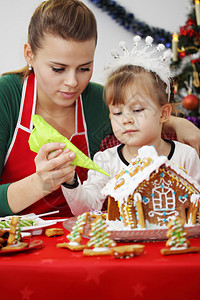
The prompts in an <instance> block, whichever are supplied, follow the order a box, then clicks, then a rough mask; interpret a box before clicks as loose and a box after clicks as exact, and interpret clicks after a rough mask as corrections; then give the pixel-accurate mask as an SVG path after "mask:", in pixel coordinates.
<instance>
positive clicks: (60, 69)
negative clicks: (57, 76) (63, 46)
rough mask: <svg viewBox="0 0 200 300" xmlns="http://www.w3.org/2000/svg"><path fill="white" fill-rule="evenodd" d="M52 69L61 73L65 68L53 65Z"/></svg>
mask: <svg viewBox="0 0 200 300" xmlns="http://www.w3.org/2000/svg"><path fill="white" fill-rule="evenodd" d="M52 70H53V72H56V73H60V72H63V71H64V70H65V69H64V68H55V67H52Z"/></svg>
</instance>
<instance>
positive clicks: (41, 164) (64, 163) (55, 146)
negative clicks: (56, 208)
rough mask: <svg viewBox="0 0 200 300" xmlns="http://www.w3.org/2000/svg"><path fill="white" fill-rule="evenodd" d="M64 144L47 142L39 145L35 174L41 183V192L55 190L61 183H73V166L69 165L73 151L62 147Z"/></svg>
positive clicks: (72, 158) (72, 157)
mask: <svg viewBox="0 0 200 300" xmlns="http://www.w3.org/2000/svg"><path fill="white" fill-rule="evenodd" d="M65 147H66V145H65V144H60V143H49V144H45V145H43V146H42V147H41V149H40V150H39V152H38V155H37V156H36V158H35V164H36V174H37V175H38V176H39V178H40V181H41V183H42V185H43V194H44V195H45V194H49V193H51V192H53V191H55V190H57V189H58V188H59V187H60V186H61V184H62V183H64V182H67V183H69V184H72V183H73V180H74V174H75V171H74V169H75V167H74V166H72V165H71V163H72V162H73V160H74V158H75V153H73V152H72V151H70V150H69V149H65V150H64V151H63V149H64V148H65Z"/></svg>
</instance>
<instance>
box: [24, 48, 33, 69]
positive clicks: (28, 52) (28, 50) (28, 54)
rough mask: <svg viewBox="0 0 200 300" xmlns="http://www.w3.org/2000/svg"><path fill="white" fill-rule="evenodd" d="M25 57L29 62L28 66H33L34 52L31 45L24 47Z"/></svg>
mask: <svg viewBox="0 0 200 300" xmlns="http://www.w3.org/2000/svg"><path fill="white" fill-rule="evenodd" d="M24 57H25V60H26V62H27V65H32V64H33V52H32V50H31V46H30V44H29V43H26V44H25V45H24Z"/></svg>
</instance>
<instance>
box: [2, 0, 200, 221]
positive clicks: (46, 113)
mask: <svg viewBox="0 0 200 300" xmlns="http://www.w3.org/2000/svg"><path fill="white" fill-rule="evenodd" d="M96 41H97V30H96V21H95V18H94V15H93V14H92V12H91V11H90V10H89V9H88V8H87V7H86V6H85V5H84V4H83V3H82V2H79V1H77V0H68V1H66V0H49V1H45V2H43V3H42V4H41V5H40V6H39V7H38V8H37V9H36V11H35V12H34V14H33V16H32V18H31V21H30V25H29V30H28V42H27V43H26V44H25V47H24V56H25V59H26V62H27V66H26V68H24V69H22V70H20V71H16V72H12V73H11V74H5V75H4V76H2V77H1V78H0V170H1V186H0V199H1V200H0V215H1V216H4V215H9V214H19V213H21V214H26V213H30V212H34V213H36V214H38V213H42V212H47V211H53V210H55V209H59V211H60V216H70V215H71V211H70V209H69V207H68V206H67V204H66V201H65V199H64V197H63V195H62V192H61V189H60V186H61V184H62V183H64V182H65V181H69V180H70V179H71V177H70V176H71V173H72V172H71V169H72V168H74V167H73V166H71V165H70V163H71V162H72V161H73V159H74V154H73V153H71V152H70V151H68V150H66V151H64V152H63V155H59V156H57V157H54V158H53V159H51V160H48V154H49V152H51V151H53V150H56V151H57V152H56V153H59V152H62V149H63V148H64V146H65V145H62V144H59V143H52V144H46V145H44V146H43V147H42V148H41V149H40V151H39V153H38V155H37V156H36V154H35V153H33V152H31V151H30V149H29V146H28V138H29V135H30V133H31V131H32V123H31V115H32V114H38V115H41V116H42V117H43V118H44V119H45V120H46V121H47V122H48V123H49V124H50V125H52V126H53V127H54V128H55V129H57V130H58V131H59V132H60V133H61V134H62V135H64V136H65V137H67V138H68V139H71V141H72V143H74V144H75V145H77V146H78V147H79V149H81V150H82V151H83V152H84V153H86V154H87V155H90V156H91V157H93V155H94V154H95V153H96V152H97V150H98V149H99V146H100V143H101V140H103V139H104V138H105V137H106V136H107V135H108V134H110V133H111V127H110V122H109V118H108V109H107V106H106V105H105V104H104V102H103V101H102V87H101V86H100V85H97V84H92V83H89V81H90V78H91V76H92V71H93V58H94V52H95V47H96ZM177 120H178V119H176V118H174V119H171V122H173V126H172V127H174V128H175V130H177V128H176V127H177V126H178V125H179V124H180V122H178V121H177ZM181 122H184V123H185V122H187V121H185V120H184V121H181ZM186 125H187V126H188V127H187V128H188V130H189V134H187V132H186V131H185V132H184V133H185V136H192V134H191V132H192V133H194V132H195V130H196V129H195V127H194V126H193V125H190V124H189V122H187V123H186ZM186 125H185V126H186ZM190 126H191V128H190ZM178 128H180V129H179V130H180V131H181V129H182V124H181V125H180V126H178ZM177 132H178V131H177ZM195 137H196V138H199V137H200V134H199V132H198V131H197V133H196V135H195ZM199 140H200V138H199ZM76 171H77V173H78V174H79V177H80V178H81V179H82V180H84V179H85V178H86V176H85V170H80V169H79V170H77V169H76ZM71 201H73V199H72V200H71Z"/></svg>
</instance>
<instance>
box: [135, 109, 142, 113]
mask: <svg viewBox="0 0 200 300" xmlns="http://www.w3.org/2000/svg"><path fill="white" fill-rule="evenodd" d="M143 110H144V108H138V109H133V112H134V113H139V112H142V111H143Z"/></svg>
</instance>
